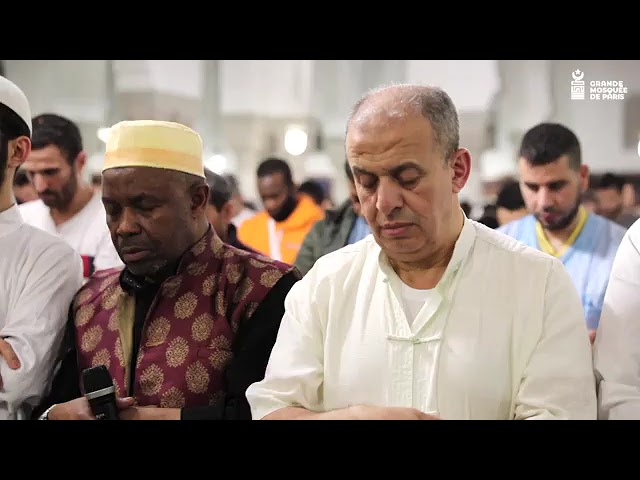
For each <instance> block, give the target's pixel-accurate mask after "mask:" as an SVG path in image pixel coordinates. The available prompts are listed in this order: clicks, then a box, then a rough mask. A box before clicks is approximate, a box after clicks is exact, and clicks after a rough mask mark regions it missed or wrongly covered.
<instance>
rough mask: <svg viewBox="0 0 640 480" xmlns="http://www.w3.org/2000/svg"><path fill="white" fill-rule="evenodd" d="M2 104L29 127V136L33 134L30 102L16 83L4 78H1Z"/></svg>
mask: <svg viewBox="0 0 640 480" xmlns="http://www.w3.org/2000/svg"><path fill="white" fill-rule="evenodd" d="M0 103H2V104H4V105H6V106H7V107H8V108H10V109H11V110H13V111H14V112H15V113H16V115H18V116H19V117H20V118H21V119H22V120H23V121H24V123H25V124H26V125H27V127H29V134H31V107H29V100H27V97H26V95H25V94H24V92H23V91H22V90H20V88H19V87H18V86H17V85H16V84H15V83H13V82H12V81H11V80H9V79H7V78H5V77H2V76H0Z"/></svg>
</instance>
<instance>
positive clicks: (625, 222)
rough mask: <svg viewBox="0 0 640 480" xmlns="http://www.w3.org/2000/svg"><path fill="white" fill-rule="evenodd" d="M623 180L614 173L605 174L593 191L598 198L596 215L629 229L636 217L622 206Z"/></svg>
mask: <svg viewBox="0 0 640 480" xmlns="http://www.w3.org/2000/svg"><path fill="white" fill-rule="evenodd" d="M625 183H626V182H625V179H624V178H623V177H622V176H621V175H616V174H615V173H610V172H609V173H605V174H604V175H602V177H600V180H599V181H598V182H597V184H596V186H595V188H594V190H595V193H596V196H597V198H598V207H597V208H598V209H597V213H598V214H600V215H602V216H603V217H605V218H608V219H609V220H613V221H614V222H616V223H618V224H620V225H622V226H623V227H625V228H629V227H630V226H631V225H633V223H634V222H635V221H636V220H637V219H638V215H637V214H635V213H634V212H632V211H629V210H628V209H625V206H624V186H625Z"/></svg>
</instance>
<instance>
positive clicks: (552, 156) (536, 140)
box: [520, 123, 582, 170]
mask: <svg viewBox="0 0 640 480" xmlns="http://www.w3.org/2000/svg"><path fill="white" fill-rule="evenodd" d="M563 155H567V156H568V157H569V166H570V167H571V168H572V169H574V170H577V169H578V168H580V165H581V164H582V155H581V152H580V142H579V141H578V137H576V135H575V133H573V132H572V131H571V130H569V129H568V128H567V127H565V126H564V125H561V124H559V123H540V124H538V125H536V126H535V127H533V128H531V129H530V130H529V131H527V133H525V135H524V137H523V139H522V142H521V144H520V157H521V158H524V159H525V160H527V162H529V164H531V165H547V164H549V163H552V162H555V161H556V160H558V158H560V157H561V156H563Z"/></svg>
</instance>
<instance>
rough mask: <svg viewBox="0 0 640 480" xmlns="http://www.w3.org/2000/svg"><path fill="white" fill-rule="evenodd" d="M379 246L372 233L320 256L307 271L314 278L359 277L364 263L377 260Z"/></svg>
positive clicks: (340, 279)
mask: <svg viewBox="0 0 640 480" xmlns="http://www.w3.org/2000/svg"><path fill="white" fill-rule="evenodd" d="M379 255H380V246H379V245H378V244H377V243H376V241H375V239H374V237H373V235H368V236H367V237H365V238H363V239H362V240H359V241H357V242H355V243H352V244H349V245H345V246H344V247H342V248H339V249H338V250H334V251H332V252H330V253H327V254H325V255H323V256H322V257H320V258H319V259H318V260H316V262H315V263H314V265H313V267H312V268H311V270H310V271H309V273H308V274H307V275H309V274H312V275H313V277H314V278H315V279H316V280H321V279H324V278H335V279H338V281H342V279H345V278H347V277H349V278H351V279H356V278H359V275H360V274H361V273H362V269H363V267H364V265H365V264H368V263H369V262H375V263H377V262H378V259H379Z"/></svg>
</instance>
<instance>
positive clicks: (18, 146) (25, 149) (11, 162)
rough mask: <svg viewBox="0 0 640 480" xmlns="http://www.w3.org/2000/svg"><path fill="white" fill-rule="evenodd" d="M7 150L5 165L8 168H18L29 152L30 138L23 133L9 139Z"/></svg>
mask: <svg viewBox="0 0 640 480" xmlns="http://www.w3.org/2000/svg"><path fill="white" fill-rule="evenodd" d="M7 150H8V158H7V159H8V161H7V166H8V167H9V168H18V167H19V166H20V165H22V164H23V163H24V162H25V161H26V160H27V157H28V156H29V154H30V153H31V140H30V139H29V137H26V136H24V135H23V136H21V137H18V138H16V139H14V140H10V141H9V145H8V149H7Z"/></svg>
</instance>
